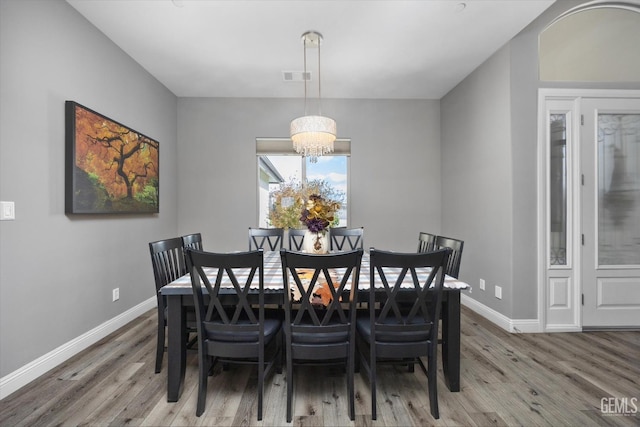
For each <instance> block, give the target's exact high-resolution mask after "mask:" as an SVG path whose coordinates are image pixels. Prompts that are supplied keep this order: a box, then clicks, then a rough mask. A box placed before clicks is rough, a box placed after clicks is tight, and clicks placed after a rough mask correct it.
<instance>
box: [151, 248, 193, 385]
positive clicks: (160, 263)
mask: <svg viewBox="0 0 640 427" xmlns="http://www.w3.org/2000/svg"><path fill="white" fill-rule="evenodd" d="M149 251H150V252H151V264H152V265H153V277H154V280H155V284H156V300H157V310H158V333H157V344H156V368H155V372H156V373H159V372H160V371H161V370H162V358H163V355H164V351H165V347H164V343H165V330H166V326H167V301H166V296H163V295H162V294H160V289H161V288H162V287H163V286H164V285H167V284H169V283H171V282H173V281H174V280H176V279H177V278H179V277H180V276H183V275H184V274H185V273H186V272H187V267H186V261H185V256H184V250H183V247H182V239H181V238H180V237H174V238H171V239H165V240H158V241H156V242H151V243H149ZM187 332H188V333H190V332H195V313H194V311H193V310H189V311H188V312H187ZM187 335H188V334H187ZM187 339H188V336H187Z"/></svg>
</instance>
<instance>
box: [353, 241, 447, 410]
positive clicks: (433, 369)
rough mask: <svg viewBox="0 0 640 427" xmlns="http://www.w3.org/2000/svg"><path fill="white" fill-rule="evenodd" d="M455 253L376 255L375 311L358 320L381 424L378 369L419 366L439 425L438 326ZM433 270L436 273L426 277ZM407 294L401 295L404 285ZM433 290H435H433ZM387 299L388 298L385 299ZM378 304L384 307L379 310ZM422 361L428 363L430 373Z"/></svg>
mask: <svg viewBox="0 0 640 427" xmlns="http://www.w3.org/2000/svg"><path fill="white" fill-rule="evenodd" d="M450 253H451V250H450V249H443V250H440V251H435V252H426V253H398V252H387V251H379V250H376V249H371V250H370V252H369V254H370V255H369V256H370V263H371V269H370V272H369V274H370V276H371V278H370V289H369V310H368V312H367V313H363V314H360V315H359V316H358V318H357V321H356V324H357V345H358V347H357V348H358V354H359V356H360V367H361V368H364V371H365V372H366V373H367V374H368V377H369V386H370V389H371V418H372V419H374V420H375V419H376V418H377V413H376V367H377V365H378V364H380V363H394V364H402V365H407V364H408V363H410V364H415V363H418V364H419V365H420V367H421V368H422V370H423V371H424V373H425V374H426V376H427V378H428V389H429V406H430V408H431V415H432V416H433V417H434V418H436V419H438V418H439V417H440V415H439V411H438V389H437V383H438V379H437V372H438V369H437V365H438V357H437V355H438V353H437V348H438V323H439V322H438V320H439V318H440V309H441V303H442V288H443V284H444V275H445V274H444V267H445V266H446V263H447V260H448V257H449V254H450ZM422 268H430V269H431V270H430V273H428V274H427V273H426V272H422V273H421V272H420V269H422ZM403 284H406V285H408V286H406V287H405V288H402V291H401V290H400V289H401V287H402V285H403ZM431 285H433V287H431ZM380 294H382V295H380ZM376 302H378V303H379V307H377V308H376ZM421 357H427V365H428V366H427V367H425V366H424V363H423V361H422V359H421Z"/></svg>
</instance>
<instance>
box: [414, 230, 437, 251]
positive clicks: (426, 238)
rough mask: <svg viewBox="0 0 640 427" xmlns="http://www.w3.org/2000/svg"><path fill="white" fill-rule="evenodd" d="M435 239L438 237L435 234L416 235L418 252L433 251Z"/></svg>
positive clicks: (422, 232)
mask: <svg viewBox="0 0 640 427" xmlns="http://www.w3.org/2000/svg"><path fill="white" fill-rule="evenodd" d="M436 237H438V236H437V235H435V234H431V233H425V232H424V231H421V232H420V234H418V252H431V251H433V248H434V247H435V244H436Z"/></svg>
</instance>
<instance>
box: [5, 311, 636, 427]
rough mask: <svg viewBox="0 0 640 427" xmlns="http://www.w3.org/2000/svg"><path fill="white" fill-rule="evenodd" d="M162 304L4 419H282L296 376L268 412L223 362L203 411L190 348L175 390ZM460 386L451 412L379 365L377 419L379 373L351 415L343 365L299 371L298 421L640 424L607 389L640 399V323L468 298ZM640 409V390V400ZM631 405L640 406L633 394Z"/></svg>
mask: <svg viewBox="0 0 640 427" xmlns="http://www.w3.org/2000/svg"><path fill="white" fill-rule="evenodd" d="M155 322H156V315H155V311H153V310H152V311H149V312H148V313H146V314H145V315H143V316H141V317H139V318H138V319H136V320H135V321H133V322H131V323H130V324H129V325H127V326H126V327H124V328H122V329H120V330H119V331H116V332H115V333H113V334H111V335H110V336H109V337H107V338H105V339H103V340H102V341H100V342H99V343H97V344H96V345H94V346H92V347H91V348H89V349H87V350H85V351H83V352H82V353H80V354H78V355H77V356H75V357H74V358H72V359H71V360H69V361H67V362H66V363H64V364H63V365H60V366H59V367H57V368H55V369H53V370H52V371H50V372H49V373H47V374H45V375H43V376H42V377H40V378H39V379H37V380H35V381H33V382H32V383H31V384H29V385H27V386H26V387H24V388H22V389H21V390H19V391H17V392H16V393H14V394H12V395H11V396H8V397H7V398H5V399H4V400H2V401H0V426H54V425H56V426H57V425H64V426H67V425H68V426H78V425H96V426H108V425H114V426H121V425H146V426H164V425H172V426H199V425H204V426H214V425H215V426H218V425H220V426H237V425H246V426H253V425H255V426H281V425H286V424H287V423H286V418H285V415H286V414H285V412H286V401H285V396H286V381H285V377H284V373H283V374H277V373H275V374H274V375H273V376H272V377H270V379H269V381H268V384H267V385H266V388H265V407H264V419H263V420H262V421H260V422H258V421H257V420H256V398H255V392H256V381H257V380H256V371H255V368H252V367H250V366H241V367H234V366H232V367H230V369H229V370H227V371H220V370H217V371H216V372H215V373H214V377H213V378H212V379H211V380H210V381H209V391H208V395H207V408H206V410H205V412H204V414H203V415H202V417H200V418H198V417H196V416H195V408H196V397H197V380H196V375H197V370H198V363H197V359H196V355H195V353H190V354H189V359H188V366H187V374H186V375H187V376H186V380H185V389H184V391H183V394H182V397H181V399H180V401H179V402H177V403H168V402H167V401H166V357H165V360H164V367H163V371H162V373H161V374H155V373H154V357H155V331H156V327H155ZM461 370H462V372H461V384H462V390H461V392H459V393H451V392H450V391H449V390H448V389H447V388H446V386H445V384H444V382H443V378H442V370H441V369H440V371H439V374H438V375H439V381H438V390H439V399H440V419H439V420H434V419H433V418H432V417H431V415H430V412H429V403H428V397H427V391H426V378H425V377H424V375H423V373H422V371H421V370H420V369H416V370H415V372H414V373H409V372H406V370H402V369H399V368H397V367H393V366H383V367H380V369H379V371H378V372H379V376H378V379H379V383H378V386H379V388H378V419H377V420H376V421H372V420H371V415H370V414H371V400H370V393H369V388H368V382H367V381H366V379H365V378H363V376H362V375H356V393H357V394H356V420H355V421H354V422H351V421H350V420H349V418H348V415H347V402H346V397H345V394H346V381H345V378H344V375H343V373H342V371H341V370H340V369H336V368H318V367H316V368H306V369H302V368H300V369H296V371H295V376H296V378H295V401H294V419H293V423H292V424H291V425H296V426H321V425H325V426H348V425H356V426H428V425H442V426H454V425H455V426H487V425H491V426H512V425H513V426H516V425H523V426H591V425H593V426H596V425H597V426H599V425H613V426H617V425H619V426H638V425H640V414H639V413H635V414H634V413H628V414H627V415H626V416H625V415H622V414H621V413H620V411H618V412H616V413H614V414H604V413H602V412H601V399H602V398H609V397H616V398H627V401H628V402H629V403H631V401H630V399H631V398H636V399H640V332H628V331H625V332H585V333H557V334H509V333H507V332H505V331H503V330H502V329H500V328H498V327H496V326H495V325H493V324H492V323H490V322H489V321H487V320H485V319H483V318H482V317H480V316H478V315H477V314H475V313H473V312H471V311H470V310H468V309H466V308H464V307H463V312H462V360H461ZM635 406H637V407H638V409H640V401H637V400H636V401H635ZM626 409H627V410H628V411H627V412H633V405H631V404H630V405H628V406H627V408H626Z"/></svg>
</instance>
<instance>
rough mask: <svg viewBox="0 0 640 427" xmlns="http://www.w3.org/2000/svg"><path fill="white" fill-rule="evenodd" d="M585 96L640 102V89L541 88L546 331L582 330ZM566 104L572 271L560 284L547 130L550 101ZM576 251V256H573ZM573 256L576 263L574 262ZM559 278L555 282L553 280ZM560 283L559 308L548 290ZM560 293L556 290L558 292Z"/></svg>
mask: <svg viewBox="0 0 640 427" xmlns="http://www.w3.org/2000/svg"><path fill="white" fill-rule="evenodd" d="M583 98H640V90H619V89H562V88H558V89H554V88H540V89H538V147H537V148H538V152H537V163H538V164H537V206H538V211H537V228H538V239H537V242H536V243H537V267H538V268H537V271H538V280H537V282H538V321H539V325H540V328H541V331H543V332H579V331H582V282H581V268H582V256H581V252H582V244H581V237H580V236H581V233H582V231H581V230H582V224H581V206H582V205H581V203H582V198H581V197H582V196H581V191H579V189H580V184H579V183H580V175H581V167H580V166H581V165H580V154H581V153H580V141H581V137H582V135H581V131H582V129H581V127H582V126H581V123H580V122H581V116H582V111H581V100H582V99H583ZM558 101H563V102H564V105H566V106H568V111H570V112H571V122H570V123H569V122H567V128H568V129H570V134H571V137H570V140H568V141H567V150H568V152H569V155H568V156H567V157H568V160H567V180H568V183H569V184H568V186H567V187H568V188H567V190H568V193H567V194H568V196H567V205H568V211H567V212H568V213H567V228H568V230H567V232H568V237H567V246H568V247H567V258H568V259H567V267H565V268H564V270H565V271H566V273H567V274H566V276H567V277H566V278H561V279H566V280H560V281H557V280H555V279H557V278H556V277H552V274H550V271H552V269H550V268H549V267H548V263H547V260H548V248H547V245H548V235H549V229H548V227H549V223H548V212H549V194H548V186H547V184H548V182H547V178H548V176H549V150H548V137H549V130H548V129H547V127H548V123H547V117H548V111H549V108H548V102H554V103H558ZM569 253H571V255H569ZM569 256H570V257H571V259H569ZM552 279H554V280H552ZM556 284H557V285H558V289H559V291H557V292H558V293H559V295H561V296H562V297H563V298H562V299H563V300H562V302H561V303H560V304H556V302H554V298H556V296H557V295H555V293H554V295H551V292H550V291H549V289H550V288H551V287H553V286H555V285H556ZM554 289H555V288H554Z"/></svg>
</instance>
